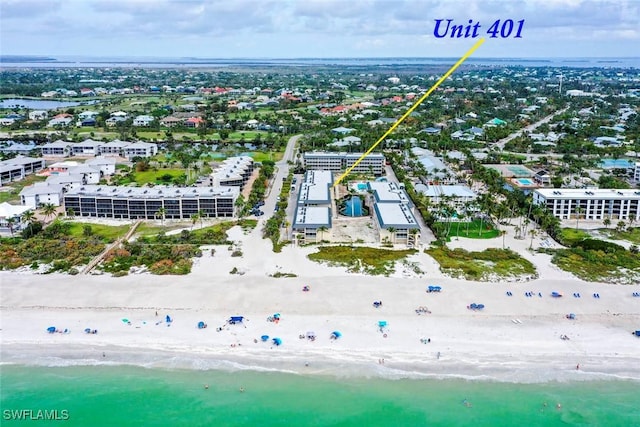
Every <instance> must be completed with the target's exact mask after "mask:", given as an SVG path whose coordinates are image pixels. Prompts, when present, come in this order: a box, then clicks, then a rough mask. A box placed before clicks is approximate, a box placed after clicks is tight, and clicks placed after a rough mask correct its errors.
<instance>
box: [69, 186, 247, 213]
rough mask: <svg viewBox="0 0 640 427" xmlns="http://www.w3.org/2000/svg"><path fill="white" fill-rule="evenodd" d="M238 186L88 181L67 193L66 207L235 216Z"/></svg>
mask: <svg viewBox="0 0 640 427" xmlns="http://www.w3.org/2000/svg"><path fill="white" fill-rule="evenodd" d="M239 194H240V189H239V188H237V187H218V188H214V187H186V188H183V187H163V186H156V187H153V188H148V187H116V186H107V185H85V186H82V187H80V188H79V189H74V190H69V191H68V192H67V193H66V194H65V195H64V207H65V211H69V210H70V209H72V210H73V213H74V215H76V216H86V217H98V218H119V219H138V218H140V219H157V218H159V212H161V211H160V209H163V210H164V214H163V216H164V217H165V218H167V219H188V218H191V216H192V215H195V214H198V213H202V214H203V215H204V216H205V217H207V218H219V217H233V216H234V212H235V201H236V199H237V198H238V196H239Z"/></svg>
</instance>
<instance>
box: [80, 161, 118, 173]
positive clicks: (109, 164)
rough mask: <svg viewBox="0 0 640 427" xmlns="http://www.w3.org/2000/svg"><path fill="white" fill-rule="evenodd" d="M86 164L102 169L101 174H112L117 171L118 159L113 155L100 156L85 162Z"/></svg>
mask: <svg viewBox="0 0 640 427" xmlns="http://www.w3.org/2000/svg"><path fill="white" fill-rule="evenodd" d="M84 164H85V165H87V166H91V167H92V168H95V169H98V170H100V175H102V176H110V175H113V174H114V173H116V160H115V159H113V158H111V157H104V156H98V157H96V158H95V159H89V160H87V161H86V162H84Z"/></svg>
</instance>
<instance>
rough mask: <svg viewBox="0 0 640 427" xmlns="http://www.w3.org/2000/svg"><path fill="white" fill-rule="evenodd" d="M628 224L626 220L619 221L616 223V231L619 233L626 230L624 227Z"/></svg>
mask: <svg viewBox="0 0 640 427" xmlns="http://www.w3.org/2000/svg"><path fill="white" fill-rule="evenodd" d="M626 226H627V223H626V222H624V221H618V225H616V231H617V232H618V233H622V232H623V231H624V228H625V227H626Z"/></svg>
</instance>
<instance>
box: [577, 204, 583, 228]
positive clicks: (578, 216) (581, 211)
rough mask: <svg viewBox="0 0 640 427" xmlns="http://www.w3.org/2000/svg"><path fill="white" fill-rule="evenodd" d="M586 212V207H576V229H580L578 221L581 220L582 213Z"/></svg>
mask: <svg viewBox="0 0 640 427" xmlns="http://www.w3.org/2000/svg"><path fill="white" fill-rule="evenodd" d="M583 212H584V209H582V208H581V207H579V206H578V207H577V208H576V230H577V229H578V222H579V221H580V214H581V213H583Z"/></svg>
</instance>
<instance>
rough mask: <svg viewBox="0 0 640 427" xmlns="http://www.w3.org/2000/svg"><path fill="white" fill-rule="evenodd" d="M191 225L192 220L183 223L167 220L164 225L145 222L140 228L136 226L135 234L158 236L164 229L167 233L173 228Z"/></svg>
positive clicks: (177, 228)
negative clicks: (168, 221)
mask: <svg viewBox="0 0 640 427" xmlns="http://www.w3.org/2000/svg"><path fill="white" fill-rule="evenodd" d="M190 227H191V222H187V221H184V222H182V223H175V222H173V221H172V222H171V223H167V222H165V224H164V225H157V224H154V223H151V222H143V223H142V224H140V225H139V226H138V228H136V232H135V234H136V235H137V236H156V235H157V234H158V233H160V232H161V231H164V232H165V233H167V232H169V231H172V230H179V229H181V228H190Z"/></svg>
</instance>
